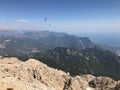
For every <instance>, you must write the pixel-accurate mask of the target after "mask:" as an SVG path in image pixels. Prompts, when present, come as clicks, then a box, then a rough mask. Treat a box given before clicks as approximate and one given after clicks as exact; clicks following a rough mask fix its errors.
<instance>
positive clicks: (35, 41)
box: [0, 31, 95, 55]
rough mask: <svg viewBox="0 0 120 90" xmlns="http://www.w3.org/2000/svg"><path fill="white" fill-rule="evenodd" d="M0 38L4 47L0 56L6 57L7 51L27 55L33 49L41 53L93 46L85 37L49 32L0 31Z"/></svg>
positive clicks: (0, 43) (0, 51)
mask: <svg viewBox="0 0 120 90" xmlns="http://www.w3.org/2000/svg"><path fill="white" fill-rule="evenodd" d="M0 36H1V37H0V45H1V46H2V47H3V46H4V48H2V47H1V48H0V54H3V53H6V54H8V55H9V54H12V53H9V52H7V51H14V52H17V53H24V54H29V53H31V52H32V51H33V49H36V50H37V51H40V52H41V51H45V50H49V49H53V48H55V47H74V48H77V49H85V48H91V47H94V46H95V44H94V43H93V42H91V41H90V40H89V39H88V38H87V37H76V36H73V35H68V34H65V33H56V32H49V31H0ZM6 40H7V41H9V42H5V41H6ZM4 51H5V52H4ZM14 54H16V53H13V55H14Z"/></svg>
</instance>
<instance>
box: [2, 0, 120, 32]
mask: <svg viewBox="0 0 120 90" xmlns="http://www.w3.org/2000/svg"><path fill="white" fill-rule="evenodd" d="M45 18H47V20H45ZM0 30H50V31H58V32H67V33H74V32H75V33H76V32H120V0H0Z"/></svg>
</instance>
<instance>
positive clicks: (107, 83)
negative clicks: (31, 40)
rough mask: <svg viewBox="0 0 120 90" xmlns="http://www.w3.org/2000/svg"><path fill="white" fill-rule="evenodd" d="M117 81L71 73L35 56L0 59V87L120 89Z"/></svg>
mask: <svg viewBox="0 0 120 90" xmlns="http://www.w3.org/2000/svg"><path fill="white" fill-rule="evenodd" d="M119 84H120V83H119V82H116V81H114V80H112V79H110V78H108V77H94V76H92V75H82V76H75V77H72V76H70V75H69V74H67V73H65V72H63V71H61V70H57V69H53V68H50V67H48V66H47V65H45V64H43V63H41V62H39V61H37V60H35V59H29V60H28V61H26V62H22V61H20V60H19V59H17V58H14V57H11V58H1V59H0V90H120V85H119Z"/></svg>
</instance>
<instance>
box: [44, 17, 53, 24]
mask: <svg viewBox="0 0 120 90" xmlns="http://www.w3.org/2000/svg"><path fill="white" fill-rule="evenodd" d="M49 18H50V17H45V18H44V22H46V21H47V20H48V19H49ZM49 26H51V24H49Z"/></svg>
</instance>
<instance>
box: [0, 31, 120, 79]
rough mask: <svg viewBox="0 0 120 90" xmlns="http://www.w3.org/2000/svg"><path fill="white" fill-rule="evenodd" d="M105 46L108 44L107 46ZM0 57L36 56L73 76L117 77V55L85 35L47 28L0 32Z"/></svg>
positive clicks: (118, 66) (119, 61) (118, 75)
mask: <svg viewBox="0 0 120 90" xmlns="http://www.w3.org/2000/svg"><path fill="white" fill-rule="evenodd" d="M106 47H107V46H106ZM0 56H2V57H11V56H15V57H18V58H20V59H22V60H27V59H28V58H35V59H37V60H39V61H41V62H44V63H46V64H47V65H48V66H50V67H53V68H58V69H61V70H64V71H65V72H69V73H70V74H71V75H72V76H75V75H82V74H93V75H95V76H100V75H102V76H109V77H111V78H113V79H116V80H118V79H120V71H119V70H120V57H119V56H118V55H117V54H116V53H114V52H111V51H110V50H109V49H106V48H102V47H101V46H100V45H97V44H96V43H94V42H93V41H91V40H90V39H89V38H87V37H76V36H74V35H69V34H66V33H57V32H49V31H22V30H21V31H12V30H9V31H5V30H4V31H0Z"/></svg>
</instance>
